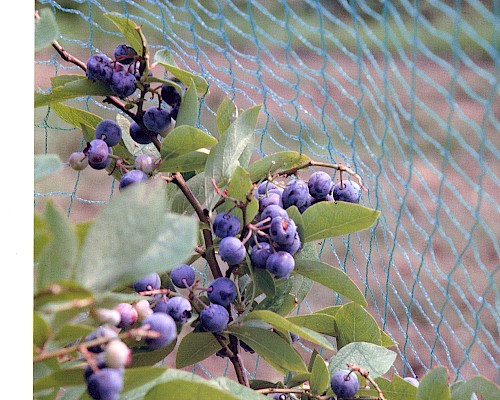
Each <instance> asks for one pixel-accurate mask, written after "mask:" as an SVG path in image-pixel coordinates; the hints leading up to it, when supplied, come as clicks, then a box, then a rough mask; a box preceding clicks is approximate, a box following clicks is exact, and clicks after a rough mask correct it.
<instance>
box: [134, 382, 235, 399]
mask: <svg viewBox="0 0 500 400" xmlns="http://www.w3.org/2000/svg"><path fill="white" fill-rule="evenodd" d="M157 399H176V400H192V399H204V400H238V397H236V396H233V395H232V394H230V393H226V392H225V391H223V390H222V389H218V388H216V387H214V386H213V385H211V384H209V383H202V382H194V381H191V380H183V379H173V380H170V381H168V382H165V383H161V384H159V385H156V386H154V387H153V388H152V389H150V390H149V392H148V393H147V394H146V396H145V397H144V400H157Z"/></svg>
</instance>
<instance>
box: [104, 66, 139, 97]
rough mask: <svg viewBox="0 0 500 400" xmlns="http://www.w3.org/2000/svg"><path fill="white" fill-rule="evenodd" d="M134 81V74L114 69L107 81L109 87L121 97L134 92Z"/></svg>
mask: <svg viewBox="0 0 500 400" xmlns="http://www.w3.org/2000/svg"><path fill="white" fill-rule="evenodd" d="M136 81H137V79H136V78H135V76H134V74H131V73H130V72H128V71H125V70H123V71H115V72H113V75H112V76H111V80H110V81H109V87H110V89H111V91H112V92H113V93H114V94H115V95H116V96H118V97H120V98H122V99H123V98H124V97H127V96H130V95H131V94H132V93H134V92H135V89H136V86H135V82H136Z"/></svg>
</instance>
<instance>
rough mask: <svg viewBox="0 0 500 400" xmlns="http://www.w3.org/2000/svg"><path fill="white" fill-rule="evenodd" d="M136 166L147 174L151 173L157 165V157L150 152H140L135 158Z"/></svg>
mask: <svg viewBox="0 0 500 400" xmlns="http://www.w3.org/2000/svg"><path fill="white" fill-rule="evenodd" d="M134 166H135V168H136V169H138V170H140V171H142V172H144V173H145V174H149V173H151V172H153V171H154V169H155V167H156V165H155V158H154V156H151V155H149V154H139V155H137V156H136V157H135V159H134Z"/></svg>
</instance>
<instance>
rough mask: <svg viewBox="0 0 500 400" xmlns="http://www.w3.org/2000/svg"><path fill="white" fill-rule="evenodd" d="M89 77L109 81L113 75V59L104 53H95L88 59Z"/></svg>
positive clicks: (94, 79)
mask: <svg viewBox="0 0 500 400" xmlns="http://www.w3.org/2000/svg"><path fill="white" fill-rule="evenodd" d="M86 75H87V78H88V79H90V80H92V81H94V82H95V81H102V82H106V83H109V81H110V80H111V76H112V75H113V67H112V65H111V60H110V59H109V58H108V57H106V56H105V55H104V54H94V55H92V56H91V57H90V58H89V59H88V60H87V71H86Z"/></svg>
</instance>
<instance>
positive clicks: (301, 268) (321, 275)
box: [294, 258, 367, 306]
mask: <svg viewBox="0 0 500 400" xmlns="http://www.w3.org/2000/svg"><path fill="white" fill-rule="evenodd" d="M294 272H295V273H297V274H300V275H303V276H305V277H307V278H309V279H312V280H313V281H315V282H318V283H319V284H321V285H323V286H325V287H327V288H329V289H332V290H334V291H335V292H337V293H338V294H340V295H342V296H345V297H348V298H349V299H351V300H352V301H354V302H356V303H358V304H361V305H363V306H366V305H367V303H366V300H365V298H364V296H363V293H362V292H361V290H359V288H358V287H357V286H356V284H355V283H354V281H353V280H352V279H351V278H350V277H349V276H348V275H347V274H346V273H345V272H344V271H342V270H341V269H339V268H336V267H332V266H331V265H328V264H325V263H323V262H321V261H313V260H302V259H297V258H295V269H294Z"/></svg>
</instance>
